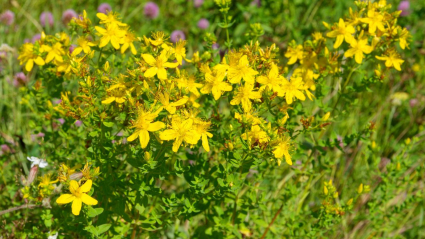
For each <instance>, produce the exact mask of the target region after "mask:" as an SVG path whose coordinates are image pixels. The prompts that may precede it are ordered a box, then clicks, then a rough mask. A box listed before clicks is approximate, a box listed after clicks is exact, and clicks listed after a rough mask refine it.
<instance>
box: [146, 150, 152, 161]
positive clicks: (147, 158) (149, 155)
mask: <svg viewBox="0 0 425 239" xmlns="http://www.w3.org/2000/svg"><path fill="white" fill-rule="evenodd" d="M150 159H151V154H150V153H149V152H148V151H146V152H145V160H146V161H149V160H150Z"/></svg>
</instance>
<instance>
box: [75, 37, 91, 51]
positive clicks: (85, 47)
mask: <svg viewBox="0 0 425 239" xmlns="http://www.w3.org/2000/svg"><path fill="white" fill-rule="evenodd" d="M77 43H78V47H76V48H75V49H74V51H73V52H72V54H73V55H78V54H80V53H81V51H84V53H86V54H89V53H90V52H91V49H90V47H91V46H96V44H94V43H92V42H90V41H89V40H87V38H85V37H79V38H78V40H77Z"/></svg>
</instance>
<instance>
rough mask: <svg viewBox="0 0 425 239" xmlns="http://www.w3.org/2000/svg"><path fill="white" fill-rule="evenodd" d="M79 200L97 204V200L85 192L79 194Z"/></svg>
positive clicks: (88, 203)
mask: <svg viewBox="0 0 425 239" xmlns="http://www.w3.org/2000/svg"><path fill="white" fill-rule="evenodd" d="M81 200H82V201H83V203H84V204H87V205H92V206H93V205H96V204H97V200H96V199H94V198H92V197H90V196H89V195H87V194H85V193H83V194H81Z"/></svg>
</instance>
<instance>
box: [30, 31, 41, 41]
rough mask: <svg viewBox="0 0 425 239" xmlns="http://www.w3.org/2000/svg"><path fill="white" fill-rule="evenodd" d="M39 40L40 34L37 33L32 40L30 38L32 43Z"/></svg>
mask: <svg viewBox="0 0 425 239" xmlns="http://www.w3.org/2000/svg"><path fill="white" fill-rule="evenodd" d="M40 39H41V34H40V33H37V34H35V35H34V36H33V37H32V38H31V42H32V43H35V42H36V41H38V40H40Z"/></svg>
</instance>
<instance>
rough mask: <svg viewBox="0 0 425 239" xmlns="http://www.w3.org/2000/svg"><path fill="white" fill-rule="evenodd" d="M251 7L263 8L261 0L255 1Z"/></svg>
mask: <svg viewBox="0 0 425 239" xmlns="http://www.w3.org/2000/svg"><path fill="white" fill-rule="evenodd" d="M251 6H257V7H261V0H253V1H252V2H251Z"/></svg>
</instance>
